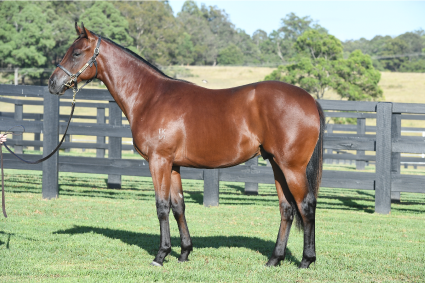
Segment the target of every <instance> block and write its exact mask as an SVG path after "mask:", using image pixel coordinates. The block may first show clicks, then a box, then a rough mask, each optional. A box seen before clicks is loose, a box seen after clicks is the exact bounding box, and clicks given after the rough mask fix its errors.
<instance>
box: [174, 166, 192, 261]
mask: <svg viewBox="0 0 425 283" xmlns="http://www.w3.org/2000/svg"><path fill="white" fill-rule="evenodd" d="M171 208H172V209H173V214H174V218H175V219H176V221H177V225H178V226H179V232H180V239H181V254H180V257H179V261H180V262H183V261H187V260H188V256H189V253H190V252H191V251H192V240H191V239H190V234H189V229H188V227H187V223H186V217H185V215H184V212H185V204H184V198H183V189H182V181H181V176H180V167H173V171H172V172H171Z"/></svg>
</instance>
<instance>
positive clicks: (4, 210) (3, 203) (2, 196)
mask: <svg viewBox="0 0 425 283" xmlns="http://www.w3.org/2000/svg"><path fill="white" fill-rule="evenodd" d="M81 88H82V87H81ZM81 88H80V89H81ZM78 91H79V90H76V89H74V96H73V99H72V109H71V114H70V116H69V120H68V125H67V126H66V129H65V133H64V134H63V136H62V139H61V141H60V142H59V144H58V146H57V147H56V148H55V149H54V150H53V151H52V152H51V153H50V154H49V155H47V156H45V157H43V158H41V159H39V160H36V161H28V160H25V159H23V158H22V157H20V156H18V155H16V153H14V152H13V151H12V150H10V148H9V147H8V146H7V145H6V143H5V142H4V143H3V144H0V159H1V161H0V163H1V207H2V210H3V215H4V217H6V218H7V214H6V203H5V195H4V171H3V146H4V147H5V148H6V149H7V150H8V151H9V152H10V153H11V154H12V155H14V156H15V157H16V158H18V159H19V160H21V161H22V162H25V163H27V164H38V163H41V162H43V161H45V160H47V159H49V158H50V157H52V155H53V154H55V153H56V151H58V149H59V148H60V147H61V145H62V143H63V141H64V140H65V136H66V133H67V132H68V128H69V124H70V123H71V120H72V116H73V115H74V109H75V95H76V94H77V92H78ZM12 129H13V128H12ZM24 131H25V128H24ZM6 134H11V133H6Z"/></svg>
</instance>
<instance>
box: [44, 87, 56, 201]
mask: <svg viewBox="0 0 425 283" xmlns="http://www.w3.org/2000/svg"><path fill="white" fill-rule="evenodd" d="M58 143H59V96H57V95H52V94H50V93H45V94H44V113H43V155H44V156H46V155H47V154H49V153H50V152H52V151H53V150H54V149H55V148H56V146H57V145H58ZM42 169H43V185H42V197H43V198H44V199H52V198H57V197H58V195H59V187H58V178H59V153H58V152H56V153H55V154H53V156H52V157H50V158H49V159H47V160H46V161H44V162H43V163H42Z"/></svg>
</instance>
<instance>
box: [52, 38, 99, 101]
mask: <svg viewBox="0 0 425 283" xmlns="http://www.w3.org/2000/svg"><path fill="white" fill-rule="evenodd" d="M100 42H101V37H100V36H99V38H98V39H97V44H96V48H95V49H94V54H93V56H92V57H91V58H90V60H89V61H88V62H87V63H86V64H85V65H84V66H83V67H82V68H81V69H80V70H79V71H78V72H77V73H75V74H72V73H71V72H70V71H68V70H67V69H66V68H65V67H64V66H62V65H61V64H58V67H59V68H61V69H62V70H63V71H64V72H65V73H66V74H67V75H68V76H70V79H69V81H67V82H66V83H65V84H64V86H67V87H71V86H72V84H74V87H73V89H74V100H75V95H76V94H77V92H79V91H80V89H82V88H83V87H85V86H86V85H87V84H89V83H90V82H91V81H92V80H93V79H94V78H96V77H97V62H96V57H97V56H98V55H99V47H100ZM93 64H94V66H95V67H96V74H95V75H94V77H93V78H91V79H89V80H88V81H86V83H85V84H84V85H83V86H82V87H80V88H78V85H77V79H78V77H79V76H80V75H81V73H82V72H84V71H85V70H86V69H87V68H88V67H92V66H93Z"/></svg>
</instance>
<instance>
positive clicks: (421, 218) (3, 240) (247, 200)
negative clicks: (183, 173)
mask: <svg viewBox="0 0 425 283" xmlns="http://www.w3.org/2000/svg"><path fill="white" fill-rule="evenodd" d="M5 177H6V183H5V185H6V208H7V212H8V214H9V217H8V218H7V219H5V218H1V220H0V258H1V260H0V281H1V282H14V281H31V282H37V281H41V282H49V281H61V282H63V281H65V282H68V281H72V282H75V281H83V282H92V281H93V282H126V281H128V282H151V281H167V282H168V281H179V282H188V281H192V282H194V281H196V282H199V281H203V282H219V281H222V282H248V281H253V282H277V281H284V282H390V281H391V282H393V281H411V282H420V281H422V282H423V281H424V278H425V261H424V260H425V245H424V244H425V195H423V194H408V193H402V195H401V203H399V204H393V205H392V211H391V214H390V215H379V214H375V213H374V193H373V192H370V191H360V190H343V189H326V188H322V189H321V191H320V194H319V199H318V209H317V222H316V223H317V226H316V244H317V247H316V251H317V263H316V264H313V265H312V266H311V268H310V269H308V270H299V269H297V266H298V264H299V262H300V260H301V257H302V238H303V237H302V233H300V232H299V231H297V230H296V229H295V228H294V229H293V230H292V231H291V235H290V237H289V243H288V252H287V255H286V260H285V262H283V263H282V264H281V265H280V266H279V267H274V268H266V267H264V264H265V263H266V262H267V259H268V257H269V256H270V254H271V252H272V250H273V247H274V244H275V240H276V236H277V232H278V228H279V221H280V215H279V209H278V201H277V196H276V192H275V188H274V186H271V185H260V195H258V196H245V195H244V194H243V184H241V183H225V182H222V183H221V186H220V206H219V207H213V208H205V207H204V206H203V204H202V197H203V192H202V188H203V183H202V182H200V181H184V191H185V193H184V196H185V200H186V217H187V220H188V225H189V230H190V232H191V235H192V239H193V244H194V250H193V252H192V254H191V255H190V261H189V262H186V263H178V261H177V258H178V255H179V253H180V247H179V244H180V240H179V236H178V235H179V233H178V229H177V225H176V223H175V221H174V219H173V217H172V214H171V236H172V245H173V250H172V252H171V254H170V255H169V256H168V257H167V258H166V260H165V263H164V267H163V268H157V267H152V266H150V265H149V264H150V262H151V261H152V260H153V258H154V256H155V254H156V251H157V248H158V246H159V224H158V220H157V217H156V209H155V200H154V190H153V186H152V182H151V179H150V178H141V177H123V189H121V190H110V189H107V187H106V176H104V175H88V174H71V173H61V174H60V179H59V183H60V197H59V198H58V199H56V200H50V201H47V200H42V199H41V173H40V172H25V171H17V170H6V176H5Z"/></svg>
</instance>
